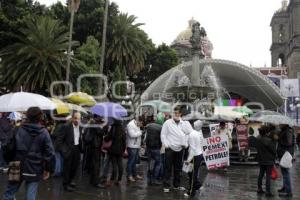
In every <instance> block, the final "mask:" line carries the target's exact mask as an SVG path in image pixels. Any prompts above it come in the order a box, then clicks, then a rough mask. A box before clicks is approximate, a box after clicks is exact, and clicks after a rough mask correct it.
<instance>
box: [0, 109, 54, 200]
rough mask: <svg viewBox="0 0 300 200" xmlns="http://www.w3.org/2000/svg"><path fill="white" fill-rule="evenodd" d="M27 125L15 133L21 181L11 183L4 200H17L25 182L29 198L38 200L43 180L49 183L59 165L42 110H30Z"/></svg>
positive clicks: (16, 159) (16, 156)
mask: <svg viewBox="0 0 300 200" xmlns="http://www.w3.org/2000/svg"><path fill="white" fill-rule="evenodd" d="M26 115H27V122H26V123H24V124H23V125H21V126H20V127H19V128H18V129H17V130H16V132H15V136H14V137H15V142H16V148H15V149H16V152H15V158H14V159H13V160H14V161H20V169H21V172H22V174H21V180H20V181H18V182H8V184H7V187H6V190H5V193H4V195H3V199H4V200H12V199H14V196H15V193H17V191H18V190H19V188H20V186H21V184H22V182H23V181H24V182H25V184H26V199H27V200H35V199H36V195H37V190H38V185H39V181H40V180H41V179H44V180H47V179H48V178H49V175H50V172H53V170H54V166H55V151H54V148H53V145H52V141H51V138H50V135H49V133H48V131H47V130H46V128H45V127H43V126H42V125H41V122H42V120H43V113H42V111H41V109H40V108H38V107H31V108H29V109H28V110H27V114H26Z"/></svg>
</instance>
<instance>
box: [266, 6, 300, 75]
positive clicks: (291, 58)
mask: <svg viewBox="0 0 300 200" xmlns="http://www.w3.org/2000/svg"><path fill="white" fill-rule="evenodd" d="M271 27H272V45H271V49H270V50H271V57H272V66H273V67H287V69H288V76H289V78H296V77H297V75H298V76H299V75H300V0H290V2H288V1H287V0H283V1H282V7H281V8H280V9H279V10H278V11H276V12H275V14H274V15H273V17H272V20H271Z"/></svg>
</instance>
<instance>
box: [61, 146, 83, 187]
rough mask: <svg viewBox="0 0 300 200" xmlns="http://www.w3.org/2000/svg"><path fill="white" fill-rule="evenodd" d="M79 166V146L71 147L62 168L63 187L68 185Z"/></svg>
mask: <svg viewBox="0 0 300 200" xmlns="http://www.w3.org/2000/svg"><path fill="white" fill-rule="evenodd" d="M79 165H80V150H79V146H73V147H72V150H71V154H70V156H68V157H66V158H64V167H63V185H64V186H67V185H69V184H70V183H71V182H72V181H73V179H74V178H75V176H76V174H77V170H78V167H79Z"/></svg>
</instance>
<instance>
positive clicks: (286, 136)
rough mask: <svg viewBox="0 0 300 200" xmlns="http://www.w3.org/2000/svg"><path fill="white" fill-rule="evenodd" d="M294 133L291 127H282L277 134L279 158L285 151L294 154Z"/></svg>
mask: <svg viewBox="0 0 300 200" xmlns="http://www.w3.org/2000/svg"><path fill="white" fill-rule="evenodd" d="M294 145H295V135H294V131H293V129H291V128H287V129H284V130H282V131H281V132H280V134H279V140H278V150H277V155H278V158H279V159H281V158H282V156H283V155H284V153H285V152H286V151H288V152H290V154H291V155H294Z"/></svg>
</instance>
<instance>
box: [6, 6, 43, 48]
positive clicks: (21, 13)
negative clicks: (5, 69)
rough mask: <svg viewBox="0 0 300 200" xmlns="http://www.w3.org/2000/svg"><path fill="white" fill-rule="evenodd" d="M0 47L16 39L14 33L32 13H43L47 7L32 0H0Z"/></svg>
mask: <svg viewBox="0 0 300 200" xmlns="http://www.w3.org/2000/svg"><path fill="white" fill-rule="evenodd" d="M0 4H1V6H0V47H1V48H3V47H5V46H8V45H11V44H13V43H15V42H16V41H17V38H16V37H15V34H16V33H17V32H18V29H19V28H20V27H22V26H23V24H24V20H25V19H26V18H27V17H29V16H33V15H43V14H44V13H46V11H47V8H46V7H45V6H44V5H41V4H40V3H38V2H33V1H32V0H9V1H7V0H0Z"/></svg>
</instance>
